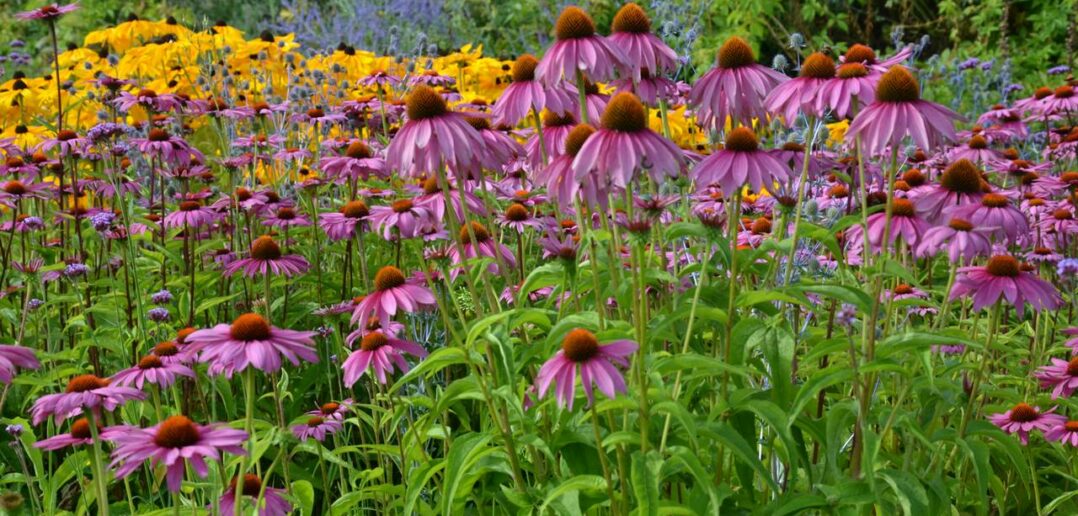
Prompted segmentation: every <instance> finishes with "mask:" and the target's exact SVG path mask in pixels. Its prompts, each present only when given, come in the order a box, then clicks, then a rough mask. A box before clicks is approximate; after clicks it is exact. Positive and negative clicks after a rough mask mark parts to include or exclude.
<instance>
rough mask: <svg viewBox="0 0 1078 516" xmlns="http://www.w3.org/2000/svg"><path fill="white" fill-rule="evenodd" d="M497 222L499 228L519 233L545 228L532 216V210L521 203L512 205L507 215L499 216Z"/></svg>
mask: <svg viewBox="0 0 1078 516" xmlns="http://www.w3.org/2000/svg"><path fill="white" fill-rule="evenodd" d="M495 220H496V222H497V223H498V225H499V226H503V227H508V228H511V229H513V230H514V231H516V232H517V233H524V231H525V230H526V229H527V228H532V229H541V228H542V227H543V222H542V221H540V220H539V219H537V218H535V217H534V216H532V212H531V210H529V209H528V208H526V207H524V205H523V204H519V203H513V204H510V205H509V207H508V208H506V209H505V213H501V214H498V216H497V218H496V219H495Z"/></svg>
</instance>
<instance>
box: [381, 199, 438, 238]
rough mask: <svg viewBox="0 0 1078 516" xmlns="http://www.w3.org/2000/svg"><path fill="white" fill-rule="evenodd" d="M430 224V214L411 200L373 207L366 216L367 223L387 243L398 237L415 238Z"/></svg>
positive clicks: (400, 200) (399, 200) (401, 200)
mask: <svg viewBox="0 0 1078 516" xmlns="http://www.w3.org/2000/svg"><path fill="white" fill-rule="evenodd" d="M430 222H431V220H430V212H429V211H427V209H426V208H423V207H420V206H416V205H415V203H414V202H413V201H412V199H398V200H396V201H393V204H391V205H389V206H373V207H371V211H370V215H368V216H367V223H368V224H370V225H371V227H372V228H373V229H374V230H375V231H377V232H379V233H381V234H382V238H385V239H386V240H389V241H393V240H396V239H397V238H398V237H399V238H415V237H417V236H419V235H420V230H422V229H423V227H425V226H427V225H428V224H430Z"/></svg>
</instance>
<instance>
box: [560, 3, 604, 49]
mask: <svg viewBox="0 0 1078 516" xmlns="http://www.w3.org/2000/svg"><path fill="white" fill-rule="evenodd" d="M594 34H595V22H593V21H591V16H588V13H586V12H584V10H583V9H581V8H579V7H575V6H569V7H566V8H565V10H563V11H562V12H561V15H559V16H558V21H557V22H555V23H554V35H555V36H556V37H557V38H558V40H559V41H564V40H567V39H580V38H587V37H589V36H592V35H594Z"/></svg>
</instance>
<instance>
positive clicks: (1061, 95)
mask: <svg viewBox="0 0 1078 516" xmlns="http://www.w3.org/2000/svg"><path fill="white" fill-rule="evenodd" d="M1041 112H1042V113H1043V114H1045V115H1047V116H1051V115H1064V116H1067V115H1071V114H1074V113H1076V112H1078V96H1075V95H1074V87H1073V86H1071V85H1069V84H1064V85H1062V86H1060V87H1058V88H1056V89H1055V91H1053V92H1052V95H1051V96H1050V97H1047V98H1045V99H1044V101H1043V103H1042V104H1041Z"/></svg>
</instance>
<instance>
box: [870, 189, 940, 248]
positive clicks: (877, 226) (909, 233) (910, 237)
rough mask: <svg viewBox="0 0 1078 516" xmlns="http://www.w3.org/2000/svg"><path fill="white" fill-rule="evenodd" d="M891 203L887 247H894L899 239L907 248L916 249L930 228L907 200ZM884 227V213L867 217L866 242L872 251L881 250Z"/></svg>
mask: <svg viewBox="0 0 1078 516" xmlns="http://www.w3.org/2000/svg"><path fill="white" fill-rule="evenodd" d="M891 202H892V207H891V234H890V235H889V238H888V242H887V246H888V247H894V245H895V243H896V242H897V241H898V239H899V238H901V239H902V241H903V242H905V243H906V245H907V246H909V247H911V248H916V247H917V246H918V245H919V244H920V242H921V237H922V236H923V235H924V234H925V232H927V231H928V229H929V228H931V227H932V226H931V225H930V224H929V223H928V222H925V220H924V219H922V218H920V217H918V216H917V212H916V211H915V210H914V208H913V203H911V202H910V201H909V199H894V200H892V201H891ZM886 225H887V213H886V212H882V211H881V212H879V213H874V214H872V215H869V216H868V227H867V230H868V240H869V243H870V244H872V249H873V250H880V249H882V247H883V244H884V242H883V239H884V232H885V230H886Z"/></svg>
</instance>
